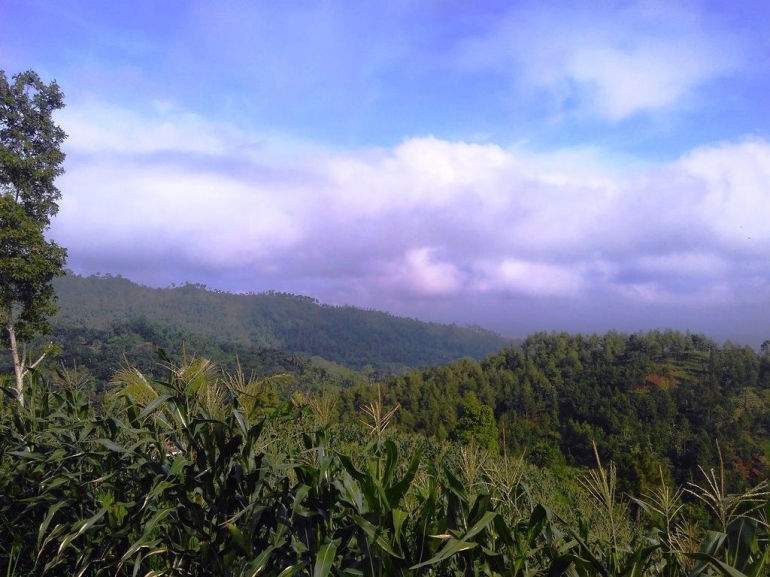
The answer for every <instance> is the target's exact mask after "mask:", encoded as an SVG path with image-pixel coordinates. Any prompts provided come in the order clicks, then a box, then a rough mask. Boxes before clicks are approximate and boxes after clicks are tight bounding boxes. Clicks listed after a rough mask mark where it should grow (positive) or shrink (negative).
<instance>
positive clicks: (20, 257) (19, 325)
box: [0, 70, 67, 403]
mask: <svg viewBox="0 0 770 577" xmlns="http://www.w3.org/2000/svg"><path fill="white" fill-rule="evenodd" d="M63 106H64V101H63V96H62V94H61V92H60V91H59V87H58V86H57V85H56V83H55V82H52V83H51V84H44V83H43V82H42V81H41V80H40V78H39V77H38V75H37V74H35V73H34V72H32V71H27V72H23V73H20V74H16V75H15V76H14V77H13V78H12V82H9V81H8V79H7V78H6V76H5V72H4V71H2V70H0V322H2V324H3V329H4V330H3V331H2V332H0V335H1V336H0V343H2V344H3V345H4V346H6V347H7V348H9V349H10V351H11V357H12V359H13V367H14V374H15V376H16V396H17V399H18V401H19V402H20V403H24V395H23V393H22V385H23V381H24V377H25V376H26V375H27V373H28V371H29V370H30V369H32V368H34V367H35V366H36V365H37V364H38V363H39V362H40V361H41V360H42V358H43V356H45V353H43V356H41V357H39V358H38V360H37V361H31V360H30V359H29V357H28V355H27V350H26V347H25V343H26V342H27V341H29V340H30V339H31V338H32V337H33V336H34V334H36V333H43V334H45V333H47V332H48V330H49V324H48V317H50V316H51V315H53V314H54V313H55V312H56V307H55V306H54V300H55V299H56V295H55V293H54V289H53V287H52V285H51V280H52V279H53V278H54V277H56V276H59V275H61V274H63V272H64V271H63V267H64V263H65V260H66V257H67V251H66V250H65V249H63V248H61V247H60V246H58V245H57V244H56V243H55V242H53V241H49V240H46V238H45V231H46V230H47V229H48V227H49V225H50V223H51V217H52V216H53V215H55V214H56V213H57V211H58V210H59V206H58V204H57V201H58V200H59V198H60V197H61V194H60V193H59V190H58V189H57V188H56V186H55V185H54V179H55V178H56V177H57V176H59V175H60V174H62V173H63V172H64V169H63V168H62V163H63V162H64V153H62V151H61V144H62V142H63V141H64V139H65V137H66V135H65V134H64V131H63V130H62V129H61V128H59V127H58V126H56V124H54V122H53V119H52V114H53V113H54V112H55V111H56V110H58V109H60V108H62V107H63Z"/></svg>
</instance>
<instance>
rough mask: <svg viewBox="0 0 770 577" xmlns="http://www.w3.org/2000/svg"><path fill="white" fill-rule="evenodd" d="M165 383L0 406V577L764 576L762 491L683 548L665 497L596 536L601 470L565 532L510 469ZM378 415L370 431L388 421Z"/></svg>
mask: <svg viewBox="0 0 770 577" xmlns="http://www.w3.org/2000/svg"><path fill="white" fill-rule="evenodd" d="M164 366H165V368H166V370H167V372H166V376H165V377H164V378H162V379H153V378H150V377H144V378H142V377H143V375H139V374H137V373H134V374H135V375H136V378H138V379H140V380H141V381H142V383H143V384H142V386H141V387H140V388H139V389H135V388H133V385H132V383H131V382H129V380H128V379H125V380H121V378H116V381H119V382H121V383H122V384H121V386H120V387H119V389H118V391H117V392H118V393H119V394H118V396H116V397H114V398H112V400H111V402H110V403H109V404H108V406H107V407H106V410H105V411H104V412H103V413H102V414H100V415H97V414H95V413H94V412H93V409H92V407H91V406H89V404H88V403H87V402H86V398H85V396H84V395H83V394H82V393H81V392H80V391H78V390H77V388H76V387H68V386H65V387H61V388H60V389H58V390H55V389H52V388H51V387H50V386H49V385H46V384H43V383H42V382H40V379H39V376H38V377H36V378H35V379H33V380H32V381H31V382H30V387H29V390H28V391H27V393H28V398H29V403H28V404H27V406H20V405H19V404H18V403H16V402H15V401H14V399H13V391H10V390H9V391H7V394H8V399H7V400H6V401H5V402H4V403H3V404H2V405H0V414H1V415H2V418H1V419H0V433H1V434H0V535H2V536H3V539H0V567H5V569H6V573H7V574H9V575H61V574H67V575H203V574H205V575H228V576H235V575H243V576H245V575H258V574H264V575H310V574H312V575H318V576H326V575H349V576H354V575H356V576H359V575H366V576H370V575H371V576H374V575H378V576H379V575H540V574H542V575H546V574H547V575H556V574H570V575H578V576H583V575H585V576H588V575H629V576H630V575H642V574H659V575H669V576H679V575H717V574H724V575H742V574H743V575H760V574H765V573H764V572H765V570H766V566H767V561H768V555H769V553H768V552H769V551H770V548H769V547H768V527H767V523H766V516H765V515H766V512H767V510H770V504H768V501H767V494H766V493H765V492H763V491H762V490H761V489H759V490H753V491H750V492H749V493H746V494H745V495H746V496H744V497H741V496H740V495H738V496H735V495H723V496H724V497H726V498H728V499H730V502H735V503H738V502H742V503H747V504H750V506H748V507H745V508H743V509H741V510H740V512H739V513H737V512H738V510H737V509H735V510H734V511H736V513H737V514H734V515H731V516H729V517H726V518H725V520H726V522H727V525H726V526H722V525H720V521H719V520H718V519H715V524H714V525H713V526H710V525H704V526H701V527H699V529H698V534H699V535H700V537H694V538H693V539H691V540H689V541H688V540H685V539H684V538H682V531H683V529H682V527H683V526H684V522H685V520H684V517H683V513H682V507H681V506H680V504H679V502H680V501H679V500H680V499H681V498H682V492H681V491H674V492H672V491H671V490H670V489H669V488H668V485H666V484H665V482H664V483H663V484H662V485H661V488H660V490H659V492H658V493H656V495H657V496H656V497H653V498H652V499H650V500H649V502H647V501H644V500H639V501H638V503H639V504H640V505H641V507H642V509H641V510H642V511H643V512H644V514H645V516H644V518H643V520H642V522H641V523H640V524H638V525H636V526H634V525H633V524H629V523H630V521H629V519H628V518H627V517H623V518H620V517H619V518H617V519H616V520H615V521H614V522H613V523H612V529H611V532H610V533H607V532H605V531H603V530H602V527H601V525H600V524H598V523H596V522H594V521H591V519H597V518H599V517H601V516H606V513H607V511H608V510H609V509H612V510H613V511H614V512H618V513H620V514H621V515H622V511H623V510H627V509H625V508H624V506H625V505H626V503H625V501H623V497H622V495H619V494H617V493H616V487H615V485H614V482H613V473H612V470H613V468H612V465H610V466H609V467H605V466H604V465H603V464H602V462H601V461H600V460H597V463H596V467H597V469H596V470H595V471H593V472H590V473H588V475H587V476H586V477H585V480H584V486H585V487H586V489H587V490H586V491H582V490H580V489H579V488H577V489H575V491H576V492H575V493H574V494H573V495H572V499H578V500H579V499H584V500H583V501H582V503H583V506H582V508H581V510H580V512H579V514H578V516H577V518H572V519H571V518H570V517H569V515H566V514H565V513H564V510H563V507H561V508H560V505H559V504H558V500H554V495H551V496H550V497H548V498H546V500H545V501H541V502H538V501H537V499H536V498H535V497H534V496H533V495H535V492H533V491H534V490H535V489H537V490H540V491H542V489H543V487H545V486H547V485H548V483H547V482H546V480H545V478H544V477H543V476H542V475H543V472H542V471H540V470H538V469H533V468H531V467H529V466H527V465H525V464H524V463H523V462H521V461H515V462H511V461H507V460H506V461H505V462H503V463H502V465H501V463H500V460H499V459H496V460H489V459H488V456H485V455H486V454H485V453H483V452H481V453H476V452H468V450H467V449H466V448H460V449H458V448H457V447H456V446H452V445H443V446H440V447H437V445H436V444H435V443H433V444H430V443H425V442H424V441H425V438H419V437H415V436H404V435H402V434H399V433H397V432H394V431H392V430H391V429H389V428H388V427H387V426H386V424H385V423H384V421H380V423H379V425H378V424H376V423H375V426H374V427H373V430H374V431H375V432H376V433H377V434H374V435H371V436H369V437H368V440H367V439H366V437H365V434H364V430H365V429H362V428H360V427H352V426H346V427H340V426H333V425H329V424H328V423H324V421H323V420H317V419H316V415H315V414H314V413H313V412H312V411H311V407H312V406H315V407H316V408H319V407H322V406H323V403H320V404H318V403H317V404H315V405H312V404H309V403H304V402H303V400H302V399H298V400H295V402H294V403H291V402H287V403H285V404H283V405H282V406H279V407H267V406H265V407H264V411H262V412H261V413H259V414H257V413H254V412H253V411H250V412H251V415H249V414H247V413H245V412H243V411H242V410H241V409H242V407H243V406H245V405H244V403H243V402H242V401H243V399H244V395H245V394H246V391H248V389H249V387H241V386H235V387H231V386H228V383H229V382H233V381H229V380H228V379H226V378H223V377H221V376H220V374H221V373H219V372H218V371H214V370H212V367H211V366H210V363H209V362H208V361H206V360H204V359H195V358H191V359H188V360H187V362H186V363H184V364H182V365H175V364H170V363H169V361H168V359H166V360H165V361H164ZM132 378H133V377H132ZM63 380H64V381H67V379H63ZM68 382H79V381H78V379H76V378H73V379H69V381H68ZM235 382H238V378H236V379H235ZM146 386H149V387H150V388H151V389H153V393H154V394H147V391H146V390H145V388H146ZM209 390H213V391H214V392H215V394H211V393H210V392H209ZM137 391H140V393H139V394H137V395H136V397H135V396H134V393H135V392H137ZM140 397H141V399H142V400H140ZM376 402H377V403H378V404H380V406H379V407H373V408H372V411H371V413H372V414H375V415H381V416H382V415H387V414H388V413H389V412H390V409H388V408H387V407H386V406H382V405H381V402H380V401H376ZM322 412H323V411H322ZM420 439H422V440H420ZM362 440H363V443H362ZM437 449H438V450H439V452H438V453H436V450H437ZM597 459H598V457H597ZM690 490H692V491H699V490H701V489H699V488H697V486H695V485H693V486H692V488H691V489H690ZM709 490H710V489H703V491H706V492H707V491H709ZM549 501H550V502H549ZM574 505H575V503H574V502H573V503H572V505H570V507H573V508H574ZM731 510H732V509H731ZM629 527H630V528H629Z"/></svg>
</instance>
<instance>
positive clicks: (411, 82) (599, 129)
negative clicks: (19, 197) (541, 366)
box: [0, 0, 770, 344]
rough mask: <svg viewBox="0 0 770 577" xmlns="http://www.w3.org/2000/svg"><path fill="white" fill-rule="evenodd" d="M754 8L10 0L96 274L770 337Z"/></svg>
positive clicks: (760, 64)
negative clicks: (63, 139) (49, 107)
mask: <svg viewBox="0 0 770 577" xmlns="http://www.w3.org/2000/svg"><path fill="white" fill-rule="evenodd" d="M768 29H770V6H768V5H766V4H765V3H763V2H740V1H738V2H731V3H725V2H696V1H692V2H690V1H683V2H677V3H672V2H655V1H650V2H646V1H641V2H613V1H595V2H558V1H555V2H548V3H544V2H483V1H479V2H460V1H459V0H458V1H455V0H444V1H440V0H426V1H419V0H410V1H403V2H401V1H390V2H216V3H215V2H208V1H195V0H192V1H181V0H169V1H164V2H157V1H144V2H143V1H132V2H120V1H115V2H97V1H79V2H78V1H71V2H70V1H68V2H61V1H51V2H42V1H34V0H24V1H19V0H5V1H4V2H3V5H2V8H0V32H1V33H0V67H1V68H2V69H4V70H5V71H6V73H7V74H9V75H11V74H13V73H15V72H19V71H22V70H26V69H29V68H31V69H34V70H36V71H37V72H38V73H39V74H40V75H41V76H42V77H43V78H44V79H46V80H51V79H56V80H57V81H58V83H59V84H60V85H61V87H62V89H63V91H64V93H65V95H66V102H67V108H66V109H65V110H64V111H62V112H61V113H60V114H59V116H58V120H59V122H60V123H61V125H62V126H63V127H64V128H65V130H66V131H67V133H68V134H69V139H68V140H67V143H66V151H67V153H68V158H67V164H66V168H67V173H66V175H64V176H63V177H62V178H61V179H60V181H59V186H60V189H61V191H62V195H63V197H62V201H61V210H60V213H59V215H58V216H57V217H56V219H55V221H54V224H53V226H52V228H51V235H52V236H53V237H54V238H56V239H57V240H58V241H59V242H60V243H61V244H63V245H64V246H67V247H68V249H69V254H70V256H69V263H68V266H69V267H70V268H71V269H73V270H74V271H75V272H78V273H83V274H91V273H96V272H100V273H112V274H122V275H124V276H127V277H129V278H131V279H133V280H136V281H138V282H141V283H144V284H148V285H151V286H169V285H171V284H172V283H181V282H184V281H190V282H202V283H205V284H207V285H208V286H210V287H212V288H218V289H223V290H228V291H234V292H248V291H263V290H270V289H275V290H285V291H289V292H294V293H301V294H308V295H312V296H314V297H317V298H319V299H320V300H321V301H323V302H328V303H333V304H354V305H358V306H363V307H370V308H377V309H383V310H388V311H390V312H392V313H394V314H399V315H407V316H412V317H417V318H420V319H425V320H438V321H444V322H458V323H461V324H465V323H471V324H478V325H481V326H485V327H488V328H491V329H494V330H497V331H499V332H501V333H503V334H506V335H512V336H520V335H524V334H527V333H529V332H532V331H535V330H562V329H564V330H570V331H584V332H585V331H604V330H607V329H609V328H618V329H621V330H627V331H634V330H640V329H649V328H667V327H673V328H678V329H683V330H684V329H690V330H693V331H704V332H707V333H709V334H711V335H713V336H715V337H717V338H720V339H722V338H733V339H736V340H740V341H746V342H751V343H754V344H756V343H758V342H761V341H762V340H764V339H765V338H770V330H768V327H769V326H770V141H769V139H770V104H768V101H767V94H768V89H770V70H769V69H768V66H770V40H769V39H768V36H767V34H766V31H767V30H768Z"/></svg>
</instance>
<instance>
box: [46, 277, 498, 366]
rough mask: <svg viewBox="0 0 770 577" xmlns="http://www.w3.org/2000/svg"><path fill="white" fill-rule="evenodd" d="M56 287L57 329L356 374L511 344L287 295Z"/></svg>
mask: <svg viewBox="0 0 770 577" xmlns="http://www.w3.org/2000/svg"><path fill="white" fill-rule="evenodd" d="M54 286H55V288H56V292H57V294H58V296H59V306H60V312H59V315H58V316H57V318H56V319H54V329H55V330H56V329H57V328H60V329H88V330H93V331H111V330H113V328H114V327H115V326H116V325H117V326H123V327H125V326H126V325H130V324H132V323H144V324H146V325H152V327H155V328H156V329H157V330H161V331H170V332H180V333H184V334H186V335H196V337H195V338H201V337H207V338H210V339H212V341H214V342H219V343H230V344H231V345H233V344H234V345H237V346H238V347H245V346H253V347H258V348H266V349H274V350H282V351H290V352H292V353H301V354H303V355H306V356H318V357H321V358H323V359H326V360H327V361H331V362H333V363H336V364H339V365H344V366H346V367H349V368H352V369H356V370H366V369H367V367H368V368H369V370H371V371H378V372H380V373H383V372H384V373H392V372H398V371H401V370H403V369H408V368H421V367H427V366H433V365H439V364H443V363H448V362H450V361H453V360H456V359H459V358H462V357H471V358H476V359H480V358H482V357H484V356H485V355H488V354H490V353H492V352H494V351H497V350H500V349H501V348H503V347H505V346H508V345H510V344H511V340H510V339H504V338H502V337H500V336H499V335H496V334H494V333H491V332H488V331H483V330H481V329H470V328H461V327H458V326H453V325H441V324H437V323H423V322H420V321H417V320H414V319H407V318H400V317H395V316H392V315H389V314H386V313H382V312H377V311H370V310H363V309H359V308H355V307H334V306H328V305H322V304H320V303H319V302H318V301H316V300H315V299H312V298H309V297H304V296H297V295H291V294H285V293H274V292H268V293H260V294H241V295H236V294H229V293H224V292H220V291H211V290H207V289H206V288H205V287H204V286H202V285H192V284H186V285H183V286H181V287H176V288H167V289H152V288H148V287H143V286H139V285H137V284H134V283H132V282H131V281H129V280H128V279H125V278H121V277H113V276H109V275H107V276H102V277H97V276H91V277H81V276H77V275H73V274H68V275H66V276H64V277H62V278H59V279H57V280H56V281H55V285H54ZM65 350H66V347H65ZM239 350H240V348H239ZM79 364H80V363H79Z"/></svg>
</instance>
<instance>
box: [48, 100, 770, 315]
mask: <svg viewBox="0 0 770 577" xmlns="http://www.w3.org/2000/svg"><path fill="white" fill-rule="evenodd" d="M105 110H106V109H105ZM103 114H104V115H105V117H109V116H110V115H109V113H108V112H103ZM75 116H76V117H80V118H99V116H98V115H96V116H93V115H91V114H90V113H89V111H87V110H80V111H75ZM118 116H120V115H118ZM186 118H187V116H185V115H184V114H176V113H174V112H173V110H172V111H171V112H166V113H163V112H158V113H156V114H155V115H153V116H150V117H146V116H141V115H136V120H137V122H136V123H135V126H134V128H133V129H132V130H134V132H133V133H130V135H129V137H128V138H127V137H126V135H125V134H123V133H122V130H123V128H124V123H123V121H120V120H119V121H117V122H113V123H109V122H107V121H105V122H104V123H103V131H104V132H103V134H102V135H101V136H99V138H101V142H102V146H101V147H95V146H92V147H84V146H80V145H74V146H72V149H71V150H72V152H71V160H72V162H71V163H70V168H69V171H68V173H67V174H66V175H65V176H64V177H63V178H62V179H61V182H60V187H61V189H62V193H63V198H62V202H61V211H60V214H59V216H58V217H57V218H56V219H55V221H54V226H53V233H54V235H55V237H56V238H57V239H58V240H59V241H60V242H61V243H62V244H63V245H64V246H68V247H69V248H70V260H71V262H72V261H74V262H75V263H77V262H78V260H80V261H81V262H89V263H95V262H102V263H103V265H101V266H100V267H99V269H98V270H109V262H110V261H111V260H117V259H119V260H120V262H123V263H129V264H128V265H127V266H132V267H134V268H136V269H140V268H141V267H143V266H147V263H149V262H155V263H156V264H157V265H158V266H162V263H163V259H168V258H169V255H174V259H176V262H174V263H173V266H175V267H177V266H178V267H179V269H180V270H185V271H188V274H189V273H194V271H199V273H200V275H201V276H202V277H203V276H206V275H213V276H216V277H218V278H220V279H225V280H223V281H222V282H223V283H225V285H224V288H227V285H226V282H227V281H226V279H227V277H228V275H233V274H237V276H238V278H239V279H240V280H239V282H247V283H248V280H245V281H244V280H243V279H244V278H252V279H253V282H254V283H255V284H256V283H264V282H267V281H266V280H265V278H266V277H265V275H269V279H272V281H276V280H280V281H281V282H284V283H290V282H291V279H296V278H302V279H305V280H306V282H308V283H310V284H312V283H313V282H316V283H322V284H323V285H324V286H326V287H332V288H330V289H329V290H333V291H335V295H337V297H336V298H337V300H338V301H339V300H340V299H344V294H351V295H354V293H355V294H360V293H361V291H369V292H370V293H376V292H385V293H388V292H389V293H392V294H401V295H413V296H415V297H425V296H441V297H445V298H454V297H459V296H464V297H469V296H473V295H478V296H480V297H481V296H487V295H498V296H500V295H520V296H526V297H533V298H536V297H549V298H568V299H590V298H591V296H592V295H595V294H602V293H606V292H607V291H609V292H610V293H612V294H617V295H621V297H622V298H623V299H626V300H628V301H640V302H661V303H672V302H690V303H696V304H697V303H707V302H712V303H713V302H720V301H721V302H739V301H751V302H757V301H760V302H761V301H762V299H764V300H765V301H766V300H767V299H768V298H769V297H768V295H767V294H766V292H767V291H766V288H767V282H766V279H768V278H770V257H769V256H768V255H770V232H768V230H770V229H768V227H767V225H766V223H767V222H770V202H767V192H766V191H768V190H770V144H769V143H768V142H766V141H764V140H761V139H754V140H748V141H745V142H741V143H723V144H719V145H716V146H712V147H704V148H700V149H698V150H695V151H692V152H691V153H690V154H688V155H686V156H684V157H683V158H682V159H681V160H679V161H676V162H673V163H670V164H668V165H665V166H661V167H657V168H651V169H648V170H646V171H641V172H640V169H639V167H634V168H633V169H632V170H631V171H630V173H629V174H630V176H623V175H622V174H618V173H617V171H614V172H613V170H608V169H607V165H608V161H607V158H606V157H605V156H603V155H602V153H601V151H600V150H592V151H590V152H586V151H585V150H566V151H556V152H553V153H548V154H537V153H532V152H526V151H524V150H522V149H521V148H518V149H509V150H506V149H503V148H501V147H499V146H496V145H491V144H490V145H479V144H466V143H462V142H447V141H442V140H439V139H436V138H432V137H425V138H414V139H409V140H407V141H405V142H403V143H402V144H400V145H399V146H396V147H394V148H392V149H376V150H361V151H335V150H321V149H319V150H320V153H317V154H316V153H314V154H308V155H306V156H305V157H304V158H301V159H298V158H297V156H296V154H295V153H291V152H290V153H289V154H286V155H283V156H281V154H279V153H277V152H276V151H277V150H278V149H279V147H276V146H275V145H273V144H271V143H270V142H266V145H265V147H264V148H260V149H253V150H251V151H249V152H248V154H246V155H243V156H241V157H238V158H237V164H236V169H232V166H230V165H229V164H227V163H226V162H225V163H224V164H223V158H222V156H221V154H222V151H223V150H225V151H227V150H230V149H231V148H232V147H233V142H232V141H230V140H228V139H227V138H225V137H224V136H222V135H224V134H227V130H228V129H227V127H224V128H223V130H222V131H221V132H219V133H218V134H217V136H216V137H215V139H214V140H212V141H208V140H206V138H207V137H209V136H210V135H211V130H210V126H209V125H208V124H207V123H205V122H187V121H186V120H185V119H186ZM166 126H168V131H167V134H170V135H174V136H172V137H169V138H168V139H167V140H165V141H162V139H161V144H162V146H163V147H164V148H163V150H164V152H167V153H169V154H161V155H148V154H147V151H148V149H150V148H151V144H148V142H149V137H148V136H147V135H152V134H156V131H161V132H162V131H163V130H165V128H163V127H166ZM180 135H182V136H180ZM133 136H136V140H133ZM238 138H243V139H245V140H246V141H249V140H252V138H251V137H250V136H249V135H248V134H246V135H239V136H238ZM196 142H197V143H203V144H199V145H196V144H194V143H196ZM212 142H214V143H215V144H212ZM161 144H158V145H157V146H161ZM193 146H195V147H197V148H195V152H196V154H195V156H194V158H189V157H187V156H185V155H184V154H182V155H176V154H174V153H178V152H185V151H190V150H191V147H193ZM263 150H264V151H265V152H264V155H261V152H262V151H263ZM227 154H228V157H227V158H228V159H229V158H230V156H229V155H230V153H229V152H228V153H227ZM236 156H237V155H236ZM559 159H567V160H569V159H573V160H572V161H570V162H560V161H559ZM170 266H171V265H170ZM233 271H237V273H236V272H233ZM115 272H121V273H123V274H126V275H129V272H130V271H127V270H118V271H115ZM129 276H130V275H129ZM313 279H315V280H313ZM351 279H355V280H354V281H352V280H351ZM176 280H177V281H183V280H193V281H198V280H202V281H204V282H207V284H212V283H211V282H210V281H208V280H207V279H206V278H201V279H198V278H179V279H176ZM272 281H271V282H272ZM259 286H262V285H259ZM259 286H254V287H252V288H254V289H257V288H259ZM264 288H272V287H269V286H268V287H264ZM346 291H347V292H346ZM763 291H764V292H763ZM763 295H764V296H763ZM319 296H320V295H319ZM351 298H353V297H351ZM688 299H689V300H688Z"/></svg>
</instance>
